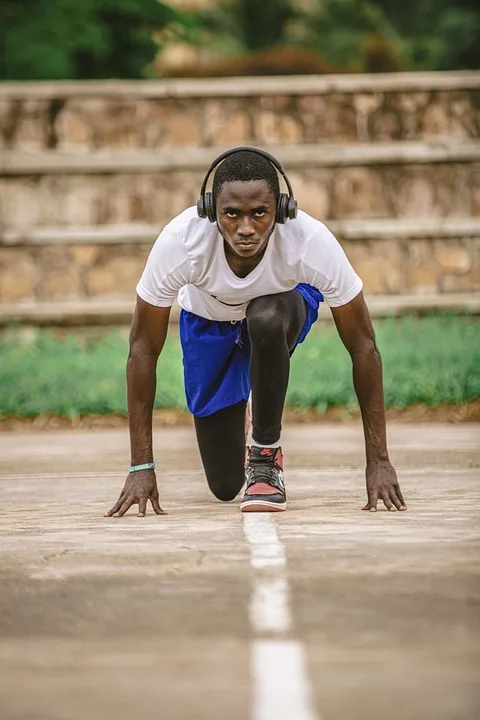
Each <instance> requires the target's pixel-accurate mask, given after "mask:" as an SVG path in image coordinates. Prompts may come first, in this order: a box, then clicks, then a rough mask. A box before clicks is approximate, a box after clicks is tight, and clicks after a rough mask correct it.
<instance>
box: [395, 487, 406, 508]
mask: <svg viewBox="0 0 480 720" xmlns="http://www.w3.org/2000/svg"><path fill="white" fill-rule="evenodd" d="M395 492H396V494H397V497H398V499H399V500H400V503H401V508H400V510H406V509H407V504H406V502H405V500H404V499H403V495H402V491H401V490H400V485H396V486H395Z"/></svg>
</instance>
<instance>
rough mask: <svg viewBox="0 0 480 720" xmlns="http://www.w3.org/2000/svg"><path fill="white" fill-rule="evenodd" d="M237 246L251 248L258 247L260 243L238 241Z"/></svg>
mask: <svg viewBox="0 0 480 720" xmlns="http://www.w3.org/2000/svg"><path fill="white" fill-rule="evenodd" d="M236 245H237V246H238V247H242V248H251V247H256V246H257V245H258V242H257V241H256V240H253V241H252V240H240V241H237V243H236Z"/></svg>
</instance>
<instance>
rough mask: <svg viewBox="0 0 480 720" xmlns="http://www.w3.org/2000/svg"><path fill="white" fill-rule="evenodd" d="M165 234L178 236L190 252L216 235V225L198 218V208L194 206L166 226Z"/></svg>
mask: <svg viewBox="0 0 480 720" xmlns="http://www.w3.org/2000/svg"><path fill="white" fill-rule="evenodd" d="M165 232H166V233H168V234H169V235H171V236H176V238H177V239H178V240H179V241H180V242H182V243H183V244H184V245H185V247H186V249H187V250H188V249H189V248H192V247H195V245H196V244H198V243H199V242H200V243H201V242H204V241H205V240H206V239H208V238H210V236H212V235H215V234H216V225H215V224H213V223H210V222H209V221H208V220H205V219H204V218H200V217H198V214H197V208H196V207H195V206H193V207H189V208H187V209H186V210H184V211H183V212H181V213H180V214H179V215H177V216H176V217H174V218H173V220H171V221H170V222H169V223H168V225H166V226H165V228H164V230H163V232H162V234H163V233H165Z"/></svg>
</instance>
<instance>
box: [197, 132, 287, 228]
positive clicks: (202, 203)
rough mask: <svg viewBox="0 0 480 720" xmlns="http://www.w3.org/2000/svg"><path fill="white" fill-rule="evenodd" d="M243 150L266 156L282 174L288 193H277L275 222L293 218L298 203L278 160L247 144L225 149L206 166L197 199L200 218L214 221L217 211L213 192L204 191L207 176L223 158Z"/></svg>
mask: <svg viewBox="0 0 480 720" xmlns="http://www.w3.org/2000/svg"><path fill="white" fill-rule="evenodd" d="M244 150H247V151H249V152H254V153H257V155H263V157H265V158H267V160H269V161H270V162H271V163H272V165H273V166H274V167H275V168H276V169H277V170H278V172H279V173H280V175H282V177H283V179H284V180H285V183H286V185H287V188H288V195H287V193H280V195H279V198H278V203H277V213H276V216H275V222H277V223H282V224H283V223H284V222H286V221H287V220H293V219H294V218H296V217H297V211H298V203H297V201H296V200H295V198H294V197H293V190H292V186H291V185H290V181H289V179H288V178H287V176H286V175H285V171H284V169H283V168H282V166H281V165H280V163H279V162H278V160H277V159H276V158H275V157H273V155H270V153H268V152H265V150H260V148H255V147H250V146H248V145H242V146H241V147H236V148H231V149H230V150H226V151H225V152H223V153H222V154H221V155H219V156H218V157H217V158H215V160H214V161H213V162H212V164H211V165H210V167H209V168H208V171H207V174H206V175H205V179H204V181H203V183H202V187H201V189H200V197H199V198H198V200H197V212H198V216H199V217H201V218H208V219H209V220H210V222H212V223H213V222H215V221H216V219H217V213H216V210H215V203H214V201H213V193H211V192H206V189H207V182H208V178H209V177H210V175H211V173H212V171H213V170H214V169H215V168H216V167H217V165H220V163H221V162H222V161H223V160H225V158H227V157H228V156H229V155H233V154H234V153H237V152H243V151H244Z"/></svg>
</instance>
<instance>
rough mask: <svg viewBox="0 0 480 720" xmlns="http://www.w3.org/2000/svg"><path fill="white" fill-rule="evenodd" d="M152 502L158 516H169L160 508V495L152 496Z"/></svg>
mask: <svg viewBox="0 0 480 720" xmlns="http://www.w3.org/2000/svg"><path fill="white" fill-rule="evenodd" d="M150 502H151V503H152V507H153V509H154V511H155V512H156V513H157V515H166V514H167V513H166V512H165V510H162V508H161V507H160V503H159V501H158V495H152V497H151V498H150Z"/></svg>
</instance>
